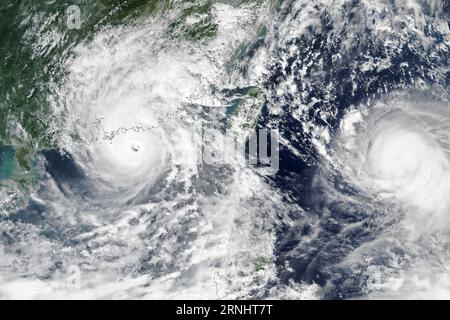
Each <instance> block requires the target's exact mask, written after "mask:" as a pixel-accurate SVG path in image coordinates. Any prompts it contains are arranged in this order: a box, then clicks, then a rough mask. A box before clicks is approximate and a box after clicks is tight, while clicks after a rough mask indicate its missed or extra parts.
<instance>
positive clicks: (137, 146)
mask: <svg viewBox="0 0 450 320" xmlns="http://www.w3.org/2000/svg"><path fill="white" fill-rule="evenodd" d="M131 150H132V151H133V152H139V151H140V150H141V147H140V146H139V145H138V144H137V143H133V144H132V145H131Z"/></svg>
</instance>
